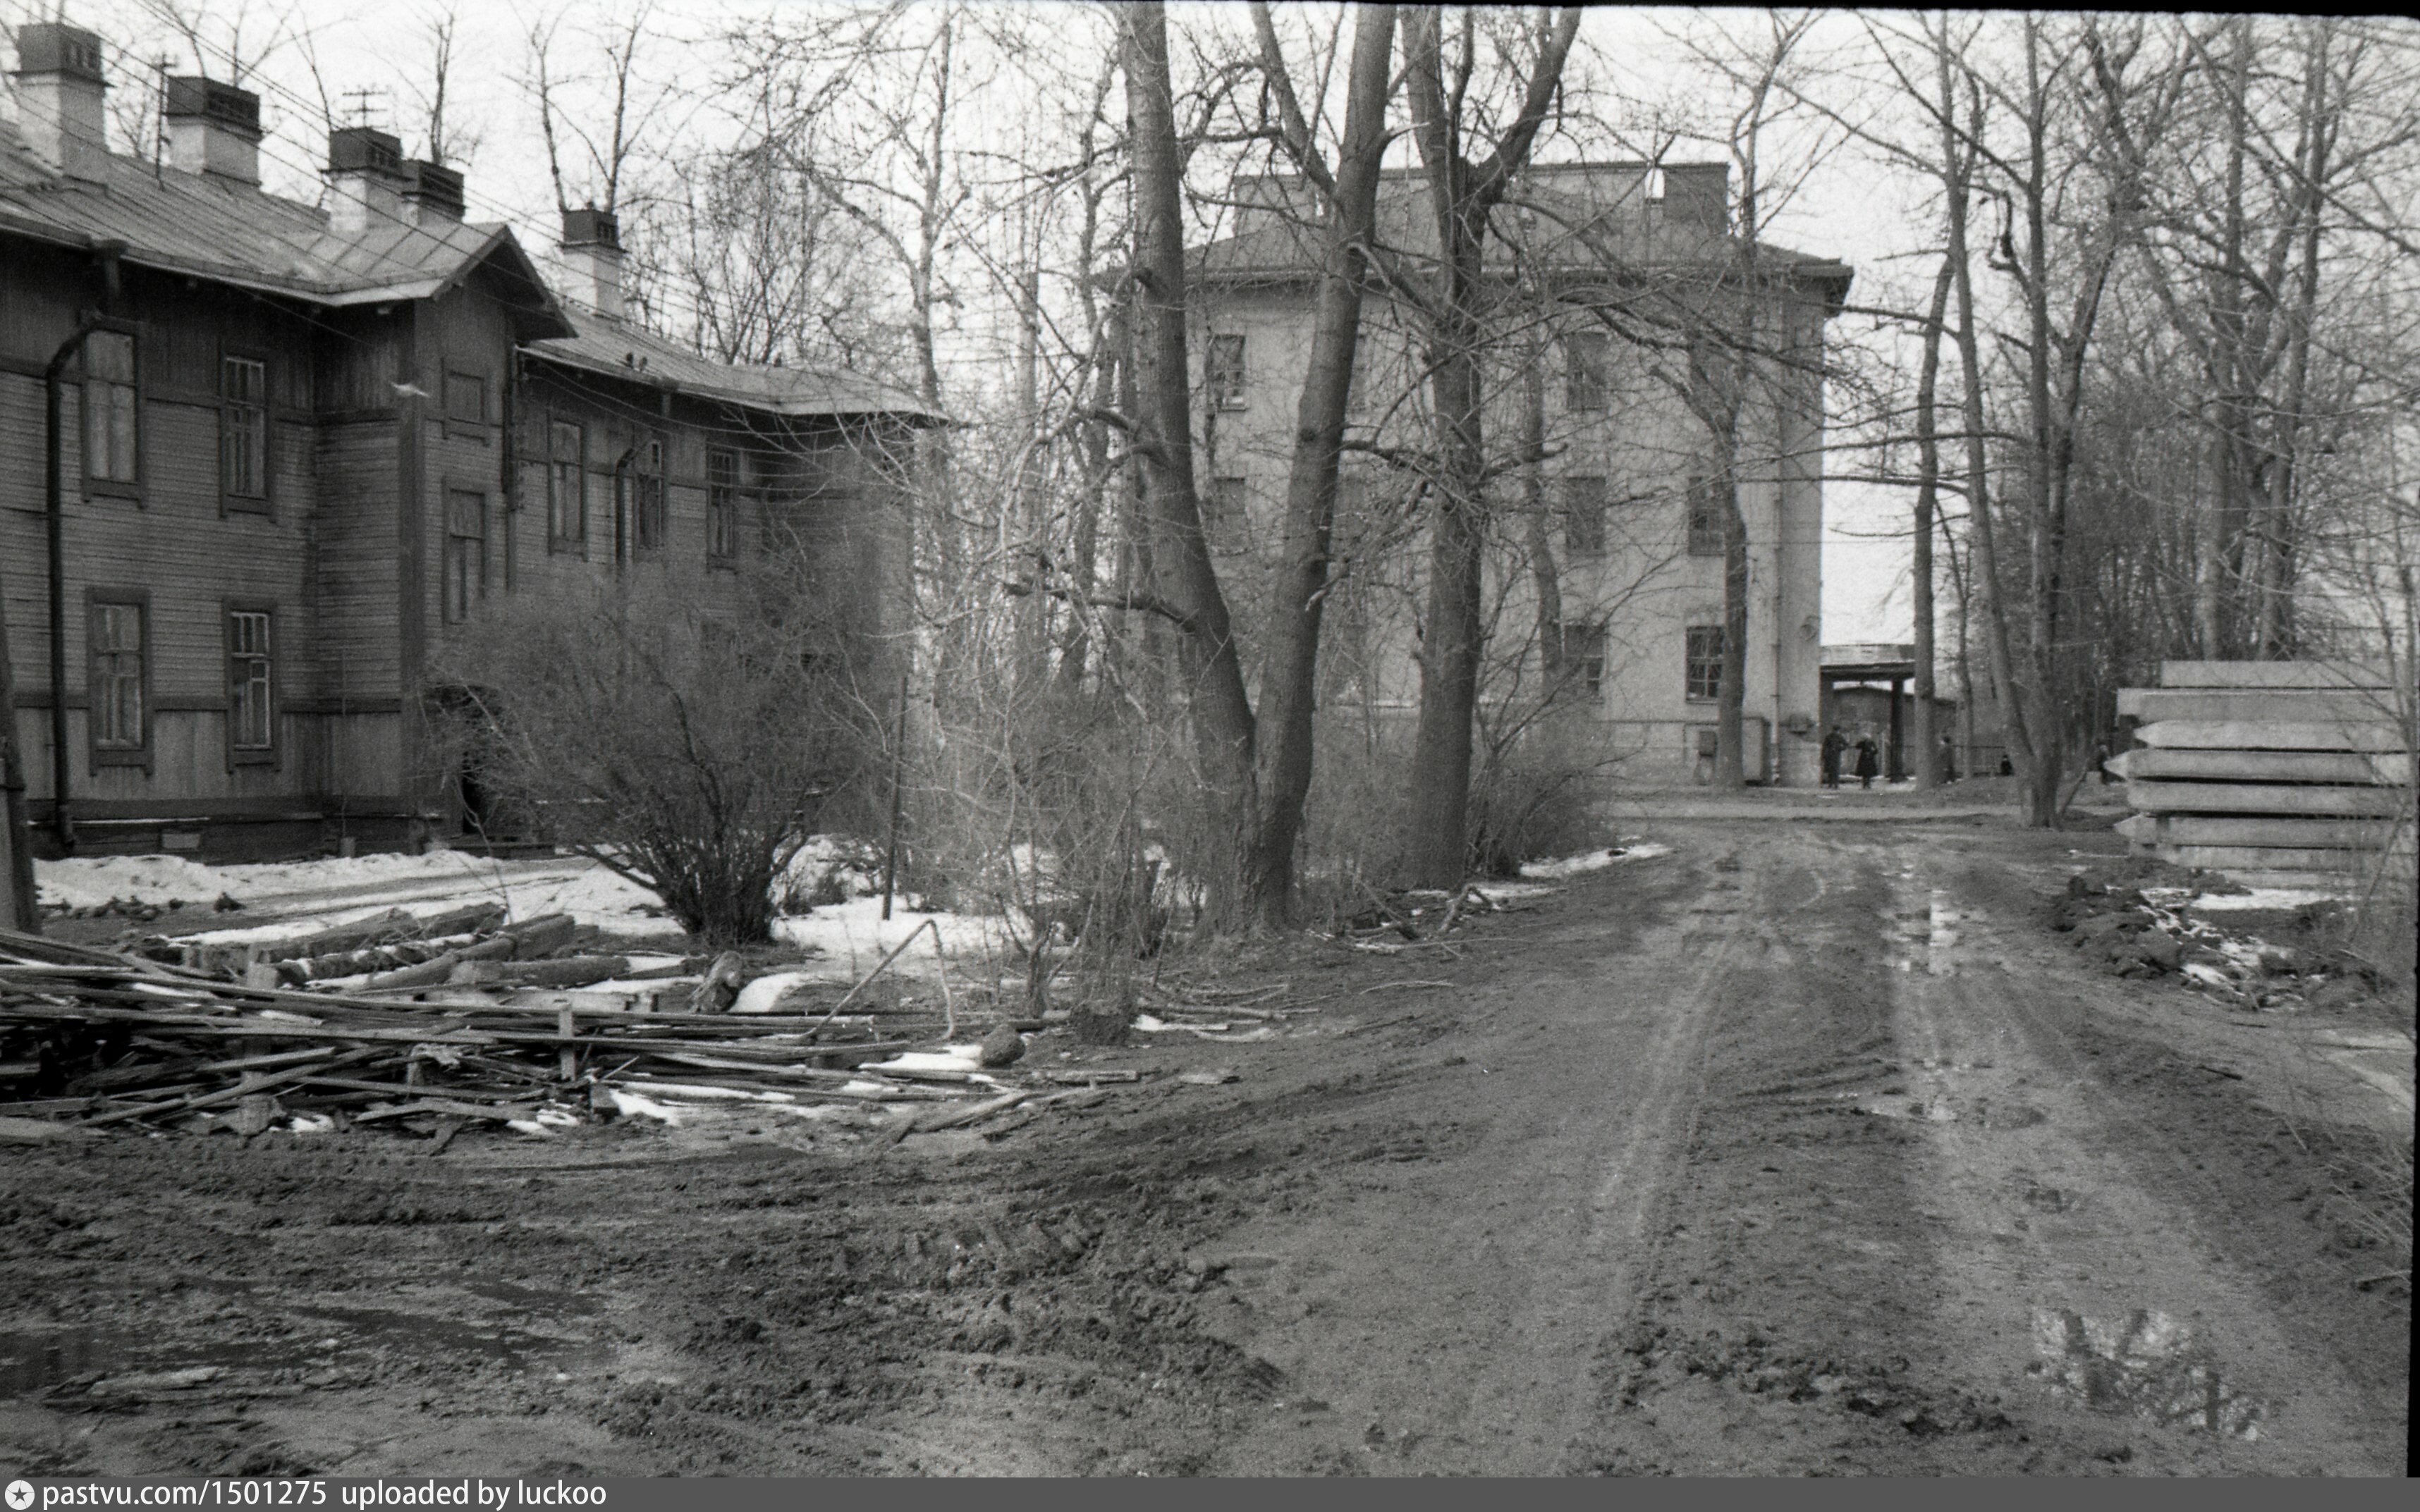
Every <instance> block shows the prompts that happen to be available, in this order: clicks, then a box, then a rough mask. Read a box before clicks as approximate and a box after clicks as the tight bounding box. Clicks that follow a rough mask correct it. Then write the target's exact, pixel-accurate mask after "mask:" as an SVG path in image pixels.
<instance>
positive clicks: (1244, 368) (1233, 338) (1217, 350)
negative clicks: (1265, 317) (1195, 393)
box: [1202, 331, 1251, 409]
mask: <svg viewBox="0 0 2420 1512" xmlns="http://www.w3.org/2000/svg"><path fill="white" fill-rule="evenodd" d="M1230 349H1232V350H1233V354H1234V361H1233V363H1227V362H1225V361H1223V360H1222V359H1223V357H1224V356H1225V354H1226V353H1227V352H1228V351H1229V350H1230ZM1249 352H1250V347H1249V343H1248V342H1247V340H1246V336H1245V333H1244V332H1236V331H1229V332H1211V333H1210V337H1209V341H1208V343H1207V351H1206V354H1205V363H1204V365H1203V368H1202V386H1203V387H1204V388H1205V389H1206V390H1207V391H1208V393H1209V396H1210V408H1211V409H1247V408H1249V402H1248V397H1247V396H1248V393H1249V387H1250V381H1251V366H1250V356H1249Z"/></svg>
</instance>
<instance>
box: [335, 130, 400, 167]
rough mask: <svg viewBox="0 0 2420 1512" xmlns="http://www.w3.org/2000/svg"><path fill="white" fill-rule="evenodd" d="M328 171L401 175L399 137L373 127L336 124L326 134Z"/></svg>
mask: <svg viewBox="0 0 2420 1512" xmlns="http://www.w3.org/2000/svg"><path fill="white" fill-rule="evenodd" d="M328 172H330V173H369V174H379V175H381V176H383V177H390V178H401V177H403V176H404V173H403V142H402V139H401V138H399V137H397V136H396V135H395V133H394V132H392V131H380V130H379V129H378V128H377V127H374V126H339V127H337V128H336V129H335V130H334V131H330V132H329V133H328Z"/></svg>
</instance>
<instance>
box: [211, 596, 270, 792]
mask: <svg viewBox="0 0 2420 1512" xmlns="http://www.w3.org/2000/svg"><path fill="white" fill-rule="evenodd" d="M251 614H257V615H259V616H261V618H262V619H263V621H264V622H265V623H264V625H263V626H262V628H263V629H264V630H266V632H267V640H268V645H267V647H266V649H264V650H262V651H260V652H259V653H257V654H254V653H247V652H243V651H239V650H238V649H237V647H236V617H237V616H238V615H251ZM277 619H278V614H277V605H276V604H275V602H274V601H272V600H270V599H265V598H226V599H221V600H220V601H219V640H220V649H221V651H222V653H223V655H224V656H225V664H226V687H227V704H226V763H227V770H228V771H230V772H232V771H234V770H235V769H236V768H237V767H239V766H276V765H278V764H280V762H281V759H282V758H283V756H284V754H285V742H284V741H282V740H280V739H279V738H278V735H279V729H278V721H279V719H280V717H282V715H283V713H284V710H283V707H282V705H283V702H284V701H283V700H282V699H280V698H279V697H278V692H277V663H278V657H279V652H278V635H279V631H278V627H277ZM254 659H256V660H258V661H260V662H261V663H263V664H264V666H265V672H266V675H265V678H264V680H263V685H262V687H263V693H262V696H263V699H264V701H265V702H267V705H268V719H267V721H266V722H267V733H268V737H269V739H268V744H266V745H261V746H246V745H244V744H242V743H241V742H240V741H239V740H238V738H237V735H238V731H237V728H236V719H237V705H238V702H239V701H238V699H237V697H236V663H237V662H238V661H239V660H254Z"/></svg>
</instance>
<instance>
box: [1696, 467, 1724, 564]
mask: <svg viewBox="0 0 2420 1512" xmlns="http://www.w3.org/2000/svg"><path fill="white" fill-rule="evenodd" d="M1723 513H1724V511H1723V508H1722V502H1721V501H1720V500H1719V499H1717V498H1716V497H1715V493H1714V479H1712V478H1706V477H1693V478H1691V479H1690V480H1689V555H1691V556H1693V557H1718V556H1721V555H1722V554H1723Z"/></svg>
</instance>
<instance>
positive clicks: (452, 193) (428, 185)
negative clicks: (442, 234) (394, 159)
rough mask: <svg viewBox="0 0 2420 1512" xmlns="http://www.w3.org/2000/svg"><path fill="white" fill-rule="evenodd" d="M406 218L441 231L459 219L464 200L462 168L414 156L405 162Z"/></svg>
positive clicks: (404, 193)
mask: <svg viewBox="0 0 2420 1512" xmlns="http://www.w3.org/2000/svg"><path fill="white" fill-rule="evenodd" d="M403 172H404V185H403V217H404V219H405V220H407V221H410V222H411V224H414V225H425V226H427V227H429V228H430V229H432V230H438V231H442V230H443V229H444V228H445V227H446V226H447V225H450V224H455V223H457V222H459V221H460V220H461V219H462V211H463V208H464V205H465V201H464V199H463V196H462V175H461V172H460V170H458V169H455V168H448V167H445V166H444V165H443V164H442V163H435V162H427V161H425V160H423V159H419V158H414V159H413V160H412V161H411V162H407V163H405V164H404V165H403Z"/></svg>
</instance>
